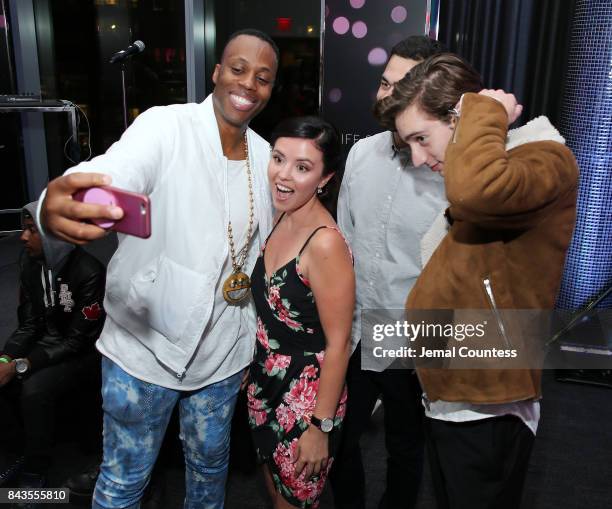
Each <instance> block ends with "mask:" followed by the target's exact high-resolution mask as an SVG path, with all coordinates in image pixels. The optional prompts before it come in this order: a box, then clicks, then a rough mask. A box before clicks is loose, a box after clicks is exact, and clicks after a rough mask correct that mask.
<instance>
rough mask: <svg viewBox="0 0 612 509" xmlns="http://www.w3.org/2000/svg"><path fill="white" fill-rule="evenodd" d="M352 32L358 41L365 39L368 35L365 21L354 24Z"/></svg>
mask: <svg viewBox="0 0 612 509" xmlns="http://www.w3.org/2000/svg"><path fill="white" fill-rule="evenodd" d="M352 32H353V35H354V36H355V37H356V38H357V39H363V38H364V37H365V36H366V34H367V33H368V25H366V24H365V23H364V22H363V21H355V23H353V28H352Z"/></svg>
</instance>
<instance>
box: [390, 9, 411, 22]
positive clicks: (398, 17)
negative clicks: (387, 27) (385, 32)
mask: <svg viewBox="0 0 612 509" xmlns="http://www.w3.org/2000/svg"><path fill="white" fill-rule="evenodd" d="M407 17H408V11H407V10H406V8H405V7H404V6H402V5H398V6H396V7H393V9H392V10H391V19H392V20H393V21H394V22H395V23H403V22H404V21H405V20H406V18H407Z"/></svg>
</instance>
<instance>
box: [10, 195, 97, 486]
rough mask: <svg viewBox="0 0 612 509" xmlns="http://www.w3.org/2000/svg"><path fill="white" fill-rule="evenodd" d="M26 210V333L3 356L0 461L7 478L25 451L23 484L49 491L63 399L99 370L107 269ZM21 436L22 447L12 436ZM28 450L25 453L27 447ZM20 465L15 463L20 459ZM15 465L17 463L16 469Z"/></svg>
mask: <svg viewBox="0 0 612 509" xmlns="http://www.w3.org/2000/svg"><path fill="white" fill-rule="evenodd" d="M35 213H36V203H30V204H29V205H26V206H25V207H24V209H23V213H22V218H23V233H22V235H21V241H22V242H23V244H24V245H25V251H26V253H24V255H23V256H22V258H21V269H20V283H21V285H20V286H21V288H20V304H19V309H18V318H19V326H18V328H17V330H16V331H15V332H13V334H12V335H11V336H10V338H9V339H8V341H7V342H6V345H5V346H4V349H3V352H2V355H1V356H0V408H2V410H1V412H2V418H1V421H2V427H3V429H4V430H6V431H5V432H3V433H2V434H1V435H2V436H0V441H2V442H6V443H2V444H1V445H0V455H4V458H3V459H4V464H5V470H4V472H3V471H0V485H1V484H2V483H3V481H5V480H6V479H3V478H2V477H3V475H4V476H6V475H8V473H9V471H10V470H11V469H10V468H8V467H10V462H7V458H6V454H7V451H8V450H9V449H10V448H11V447H14V446H15V445H16V444H19V447H22V454H23V456H24V458H21V459H20V460H21V461H23V468H22V470H23V472H22V474H21V481H20V485H21V486H23V487H26V486H28V487H36V486H42V485H43V484H44V477H45V473H46V470H47V468H48V466H49V463H50V449H51V447H52V445H53V437H54V432H53V431H54V429H53V428H54V423H55V409H56V404H57V402H58V398H59V397H60V396H62V395H64V394H66V393H68V392H73V391H74V390H75V388H76V387H78V386H79V384H80V383H81V380H82V379H83V378H84V377H87V376H90V374H91V373H92V371H93V370H95V369H99V368H97V364H99V362H100V360H99V355H98V354H97V352H96V350H95V348H94V342H95V341H96V339H97V338H98V336H99V334H100V331H101V330H102V325H103V323H104V316H105V315H104V310H103V307H102V304H103V300H104V283H105V273H106V271H105V269H104V266H103V265H102V264H101V263H100V262H98V261H97V260H96V259H95V258H94V257H92V256H91V255H90V254H88V253H86V252H85V251H83V250H82V249H81V248H79V247H75V246H73V245H72V244H68V243H66V242H63V241H60V240H57V239H54V238H52V237H49V239H48V240H47V239H45V241H43V240H42V239H41V236H40V235H39V233H38V231H37V229H36V226H35V224H34V221H33V220H32V216H33V215H34V214H35ZM11 423H13V426H12V430H13V431H14V432H20V431H21V432H22V433H20V434H21V435H22V440H16V437H15V434H14V433H11V432H10V431H11V430H10V427H11ZM21 444H23V446H21ZM13 459H15V458H13ZM14 465H15V464H13V466H14Z"/></svg>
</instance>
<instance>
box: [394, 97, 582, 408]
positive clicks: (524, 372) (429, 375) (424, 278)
mask: <svg viewBox="0 0 612 509" xmlns="http://www.w3.org/2000/svg"><path fill="white" fill-rule="evenodd" d="M507 123H508V122H507V114H506V111H505V109H504V107H503V106H502V105H501V104H500V103H499V102H497V101H495V100H494V99H492V98H489V97H486V96H482V95H478V94H465V95H464V97H463V102H462V111H461V117H460V119H459V121H458V123H457V126H456V129H455V133H454V135H453V139H452V140H451V143H450V144H449V147H448V149H447V151H446V156H445V184H446V192H447V197H448V201H449V204H450V206H449V209H448V210H447V216H449V218H450V222H451V223H452V224H451V226H450V228H449V230H448V233H447V234H446V235H445V236H444V238H443V239H442V241H441V242H440V244H439V245H438V247H437V249H436V250H435V251H434V252H433V254H432V255H431V258H429V261H428V262H427V264H426V266H425V268H424V269H423V272H422V273H421V275H420V277H419V279H418V281H417V283H416V285H415V286H414V287H413V289H412V291H411V292H410V294H409V296H408V300H407V302H406V307H407V309H409V310H410V309H488V308H491V307H492V305H493V303H492V299H491V298H490V294H489V293H487V288H486V284H485V280H488V281H489V288H490V289H491V290H492V292H493V295H494V299H493V301H494V304H495V305H496V306H497V307H498V308H499V309H552V308H553V306H554V303H555V299H556V296H557V292H558V288H559V285H560V281H561V275H562V271H563V267H564V262H565V255H566V251H567V249H568V246H569V244H570V241H571V237H572V233H573V230H574V224H575V218H576V194H577V185H578V167H577V164H576V161H575V158H574V156H573V154H572V152H571V151H570V150H569V149H568V148H567V147H565V145H564V144H563V138H562V137H561V136H560V135H559V133H558V132H557V131H556V130H555V129H554V128H553V127H552V125H551V124H550V123H549V122H548V120H547V119H545V118H544V117H540V118H539V119H536V120H535V121H532V122H531V123H529V124H527V125H525V126H524V127H522V128H519V129H517V130H515V131H514V132H513V136H511V137H510V139H509V138H508V127H507ZM509 140H510V143H509ZM417 372H418V375H419V379H420V380H421V384H422V386H423V389H424V391H425V392H426V394H427V396H428V398H429V399H430V400H431V401H436V400H444V401H461V402H468V403H507V402H512V401H522V400H528V399H534V398H539V397H540V394H541V388H540V381H541V371H540V370H535V369H533V370H532V369H521V370H508V369H506V370H503V369H482V370H466V369H464V370H453V369H418V370H417Z"/></svg>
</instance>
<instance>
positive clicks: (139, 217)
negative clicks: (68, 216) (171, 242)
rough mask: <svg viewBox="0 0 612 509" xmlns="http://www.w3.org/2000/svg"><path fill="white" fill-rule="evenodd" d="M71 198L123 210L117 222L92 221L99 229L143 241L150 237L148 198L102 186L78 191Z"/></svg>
mask: <svg viewBox="0 0 612 509" xmlns="http://www.w3.org/2000/svg"><path fill="white" fill-rule="evenodd" d="M73 198H74V199H75V200H78V201H82V202H83V203H96V204H99V205H116V206H118V207H121V209H123V218H121V219H120V220H119V221H109V220H107V219H93V220H92V222H93V223H94V224H97V225H98V226H99V227H101V228H106V229H111V230H114V231H116V232H120V233H126V234H128V235H134V236H136V237H140V238H143V239H146V238H149V237H150V236H151V201H150V200H149V197H148V196H145V195H142V194H138V193H132V192H130V191H124V190H123V189H118V188H116V187H111V186H104V187H91V188H89V189H85V190H83V191H79V192H78V193H75V194H74V196H73Z"/></svg>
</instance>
